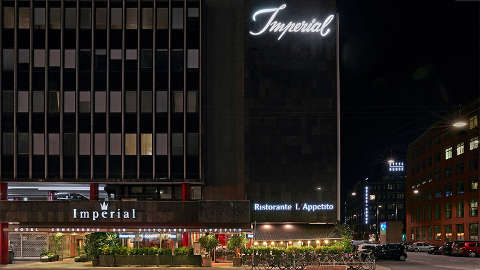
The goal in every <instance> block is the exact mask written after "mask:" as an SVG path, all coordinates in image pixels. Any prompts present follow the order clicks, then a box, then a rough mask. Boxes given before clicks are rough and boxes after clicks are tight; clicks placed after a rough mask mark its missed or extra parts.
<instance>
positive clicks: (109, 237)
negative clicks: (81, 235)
mask: <svg viewBox="0 0 480 270" xmlns="http://www.w3.org/2000/svg"><path fill="white" fill-rule="evenodd" d="M118 245H119V242H118V235H117V234H116V233H108V232H107V233H102V232H94V233H91V234H87V235H86V236H85V246H84V249H85V253H86V254H87V256H88V258H89V259H90V260H96V259H97V258H98V256H99V255H100V253H101V251H102V249H103V248H104V247H118Z"/></svg>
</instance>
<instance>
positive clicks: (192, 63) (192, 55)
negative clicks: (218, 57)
mask: <svg viewBox="0 0 480 270" xmlns="http://www.w3.org/2000/svg"><path fill="white" fill-rule="evenodd" d="M198 61H199V57H198V50H188V51H187V68H198V67H199V63H198Z"/></svg>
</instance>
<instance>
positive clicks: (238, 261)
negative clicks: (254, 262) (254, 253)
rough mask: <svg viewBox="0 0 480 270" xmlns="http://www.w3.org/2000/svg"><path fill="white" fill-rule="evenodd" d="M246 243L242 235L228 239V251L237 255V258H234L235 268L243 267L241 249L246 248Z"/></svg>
mask: <svg viewBox="0 0 480 270" xmlns="http://www.w3.org/2000/svg"><path fill="white" fill-rule="evenodd" d="M246 243H247V239H246V238H245V237H243V236H242V235H240V234H236V235H234V236H232V237H230V239H228V242H227V249H228V250H230V251H232V252H234V253H235V256H234V257H233V266H242V258H241V257H240V249H242V248H243V247H245V244H246Z"/></svg>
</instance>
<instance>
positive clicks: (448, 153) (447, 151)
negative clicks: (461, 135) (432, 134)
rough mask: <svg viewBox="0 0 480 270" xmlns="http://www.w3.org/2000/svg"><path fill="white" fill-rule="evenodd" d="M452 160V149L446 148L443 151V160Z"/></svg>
mask: <svg viewBox="0 0 480 270" xmlns="http://www.w3.org/2000/svg"><path fill="white" fill-rule="evenodd" d="M451 158H452V147H448V148H447V149H445V159H451Z"/></svg>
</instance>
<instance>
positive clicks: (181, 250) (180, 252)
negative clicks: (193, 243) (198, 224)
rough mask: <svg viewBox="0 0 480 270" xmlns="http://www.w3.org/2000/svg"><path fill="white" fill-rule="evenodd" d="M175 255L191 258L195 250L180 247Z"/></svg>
mask: <svg viewBox="0 0 480 270" xmlns="http://www.w3.org/2000/svg"><path fill="white" fill-rule="evenodd" d="M174 254H175V255H183V256H191V255H193V248H191V247H179V248H176V249H175V252H174Z"/></svg>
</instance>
